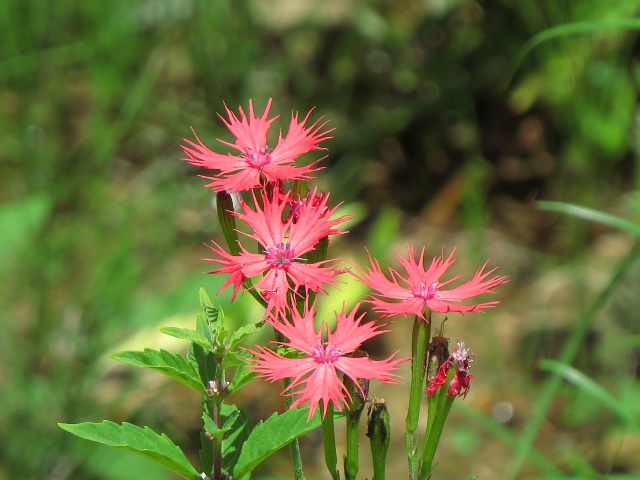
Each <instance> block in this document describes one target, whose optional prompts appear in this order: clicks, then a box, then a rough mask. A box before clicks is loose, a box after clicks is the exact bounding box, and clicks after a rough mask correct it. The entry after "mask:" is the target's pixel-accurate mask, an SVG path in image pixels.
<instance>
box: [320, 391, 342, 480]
mask: <svg viewBox="0 0 640 480" xmlns="http://www.w3.org/2000/svg"><path fill="white" fill-rule="evenodd" d="M322 442H323V444H324V463H325V464H326V465H327V469H328V470H329V473H330V474H331V478H332V479H333V480H340V474H339V473H338V455H337V453H336V433H335V429H334V425H333V403H331V402H329V404H328V405H327V412H326V414H325V415H324V417H323V418H322Z"/></svg>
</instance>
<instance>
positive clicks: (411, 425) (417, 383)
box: [406, 310, 431, 480]
mask: <svg viewBox="0 0 640 480" xmlns="http://www.w3.org/2000/svg"><path fill="white" fill-rule="evenodd" d="M430 337H431V310H427V311H426V320H423V319H421V318H420V317H418V316H417V315H416V317H415V319H414V322H413V333H412V335H411V386H410V390H409V408H408V411H407V419H406V427H407V438H406V447H407V458H408V463H409V480H413V478H415V466H416V460H417V459H416V448H415V446H414V438H413V433H414V432H415V431H416V429H417V428H418V421H419V419H420V403H421V402H422V395H423V393H424V376H425V360H426V355H427V348H428V346H429V340H430Z"/></svg>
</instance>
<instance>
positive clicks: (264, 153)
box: [243, 147, 273, 169]
mask: <svg viewBox="0 0 640 480" xmlns="http://www.w3.org/2000/svg"><path fill="white" fill-rule="evenodd" d="M272 150H273V149H271V148H269V147H264V148H263V149H262V150H247V152H246V153H245V154H244V155H243V156H244V158H245V159H246V160H247V163H248V164H249V166H250V167H252V168H257V169H261V168H262V167H264V166H265V165H266V164H268V163H269V162H271V151H272Z"/></svg>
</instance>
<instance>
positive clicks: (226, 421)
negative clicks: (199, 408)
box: [200, 403, 247, 475]
mask: <svg viewBox="0 0 640 480" xmlns="http://www.w3.org/2000/svg"><path fill="white" fill-rule="evenodd" d="M204 409H205V411H204V412H203V414H202V422H203V426H204V429H205V430H208V431H213V430H215V429H216V427H215V423H213V420H212V419H211V412H210V411H209V408H208V406H207V405H206V403H205V407H204ZM221 418H222V423H223V425H224V427H223V428H224V429H225V430H226V431H227V435H226V438H224V439H223V440H222V468H223V469H224V470H226V471H228V472H230V471H231V469H232V468H233V466H234V465H235V464H236V463H237V461H238V456H239V455H240V447H241V446H242V444H243V443H244V442H245V440H246V438H247V428H246V421H245V420H244V418H242V415H241V414H240V411H239V410H238V408H237V407H236V406H235V405H227V404H225V403H223V404H222V408H221ZM200 438H201V439H202V449H201V450H200V458H201V460H202V465H203V468H204V471H205V473H207V474H208V475H211V474H212V473H213V440H211V438H209V437H208V436H206V435H204V434H201V435H200Z"/></svg>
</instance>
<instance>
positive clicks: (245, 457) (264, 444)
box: [233, 407, 320, 478]
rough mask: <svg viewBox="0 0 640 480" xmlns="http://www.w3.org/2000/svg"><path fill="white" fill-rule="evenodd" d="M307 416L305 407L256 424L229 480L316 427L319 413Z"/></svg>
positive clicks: (272, 416)
mask: <svg viewBox="0 0 640 480" xmlns="http://www.w3.org/2000/svg"><path fill="white" fill-rule="evenodd" d="M308 417H309V408H308V407H306V408H294V409H291V410H287V411H286V412H284V413H282V414H277V413H274V414H273V415H271V416H270V417H269V418H268V419H267V420H265V421H264V422H260V423H258V425H256V427H255V428H254V429H253V430H252V432H251V433H250V434H249V438H247V441H246V442H245V443H244V445H243V446H242V452H241V453H240V458H238V462H237V463H236V465H235V467H234V469H233V478H242V477H243V476H245V475H247V474H249V473H250V472H251V471H252V470H253V469H254V468H255V467H256V466H257V465H258V464H259V463H260V462H262V461H263V460H265V459H266V458H267V457H268V456H269V455H271V454H272V453H274V452H276V451H278V450H279V449H281V448H282V447H284V446H286V445H287V444H289V443H290V442H291V441H293V439H295V438H297V437H299V436H301V435H304V434H305V433H308V432H310V431H311V430H313V429H314V428H317V427H319V426H320V412H319V411H316V413H315V414H314V415H313V417H311V419H310V420H307V419H308Z"/></svg>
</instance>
